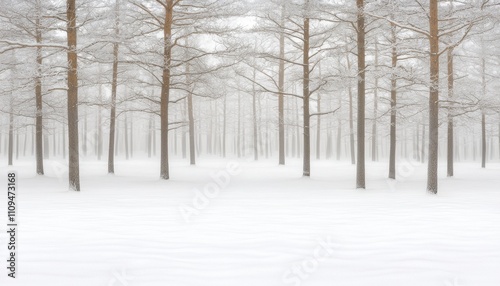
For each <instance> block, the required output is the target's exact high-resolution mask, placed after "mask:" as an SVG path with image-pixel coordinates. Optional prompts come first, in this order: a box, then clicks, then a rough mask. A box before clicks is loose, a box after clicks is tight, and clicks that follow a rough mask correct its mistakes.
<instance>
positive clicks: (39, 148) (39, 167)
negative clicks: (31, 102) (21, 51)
mask: <svg viewBox="0 0 500 286" xmlns="http://www.w3.org/2000/svg"><path fill="white" fill-rule="evenodd" d="M39 5H40V1H38V0H37V1H36V9H37V10H38V9H40V6H39ZM37 15H38V14H37ZM35 25H36V30H35V35H36V43H37V45H41V44H42V31H41V23H40V17H36V23H35ZM42 61H43V57H42V48H41V46H38V47H37V48H36V77H35V101H36V102H35V105H36V119H35V128H36V131H35V133H36V136H35V142H36V143H35V144H36V148H35V149H36V173H37V174H38V175H43V174H44V170H43V142H42V141H43V140H42V138H43V110H42V107H43V100H42V96H43V95H42Z"/></svg>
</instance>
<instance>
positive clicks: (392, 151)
mask: <svg viewBox="0 0 500 286" xmlns="http://www.w3.org/2000/svg"><path fill="white" fill-rule="evenodd" d="M396 44H397V37H396V26H395V25H393V24H391V46H392V52H391V68H392V73H391V125H390V144H389V179H396V124H397V123H396V120H397V118H396V116H397V90H396V88H397V79H396V68H397V64H398V54H397V48H396Z"/></svg>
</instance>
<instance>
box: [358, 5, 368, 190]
mask: <svg viewBox="0 0 500 286" xmlns="http://www.w3.org/2000/svg"><path fill="white" fill-rule="evenodd" d="M356 4H357V8H358V15H357V44H358V45H357V46H358V122H357V127H358V130H357V133H358V136H357V137H358V142H357V143H358V148H357V149H358V152H357V153H358V157H357V164H356V188H358V189H364V188H365V187H366V186H365V67H366V65H365V16H364V0H356Z"/></svg>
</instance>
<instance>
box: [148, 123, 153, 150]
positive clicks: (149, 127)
mask: <svg viewBox="0 0 500 286" xmlns="http://www.w3.org/2000/svg"><path fill="white" fill-rule="evenodd" d="M147 144H148V158H151V145H152V144H153V115H150V116H149V126H148V143H147Z"/></svg>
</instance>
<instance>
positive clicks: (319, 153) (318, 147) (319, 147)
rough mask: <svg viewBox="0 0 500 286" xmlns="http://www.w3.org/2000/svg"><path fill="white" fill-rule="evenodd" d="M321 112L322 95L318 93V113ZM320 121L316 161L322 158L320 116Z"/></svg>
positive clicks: (317, 126) (319, 123)
mask: <svg viewBox="0 0 500 286" xmlns="http://www.w3.org/2000/svg"><path fill="white" fill-rule="evenodd" d="M320 112H321V94H319V93H318V113H320ZM317 117H318V121H317V123H318V124H317V125H316V159H318V160H319V159H320V158H321V116H320V115H318V116H317Z"/></svg>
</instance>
